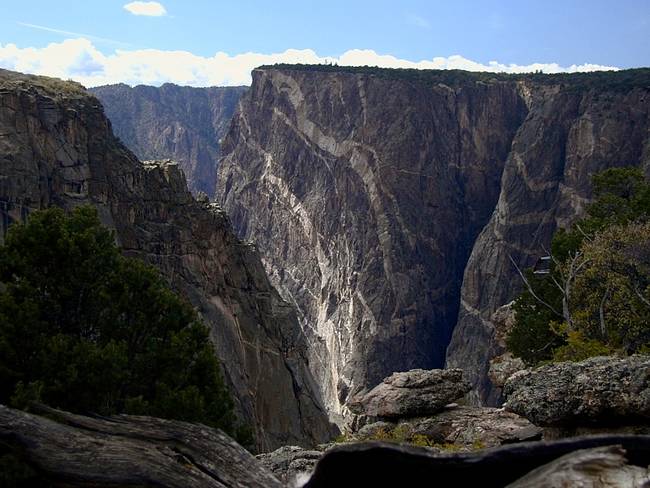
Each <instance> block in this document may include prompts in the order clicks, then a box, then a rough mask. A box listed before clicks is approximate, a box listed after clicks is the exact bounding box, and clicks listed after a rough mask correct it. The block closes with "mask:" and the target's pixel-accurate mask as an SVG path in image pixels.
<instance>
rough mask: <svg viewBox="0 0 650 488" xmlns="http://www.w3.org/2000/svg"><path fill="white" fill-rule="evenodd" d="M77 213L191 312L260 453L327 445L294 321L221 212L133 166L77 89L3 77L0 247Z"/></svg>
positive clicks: (176, 175) (161, 172)
mask: <svg viewBox="0 0 650 488" xmlns="http://www.w3.org/2000/svg"><path fill="white" fill-rule="evenodd" d="M81 204H92V205H94V206H95V207H96V208H97V209H98V212H99V215H100V218H101V219H102V221H103V222H104V223H105V224H106V225H108V226H110V227H112V228H114V229H115V231H116V238H117V240H118V243H119V244H120V246H121V247H122V248H123V250H124V252H125V253H126V254H128V255H130V256H136V257H140V258H142V259H144V260H146V261H148V262H149V263H151V264H153V265H155V266H157V267H158V268H159V269H160V270H161V272H162V273H163V275H164V276H165V277H166V278H167V279H168V280H169V282H170V283H171V285H172V286H173V287H174V288H175V289H176V290H177V291H178V292H180V293H181V294H182V295H184V296H185V297H186V298H187V299H188V300H189V301H190V302H191V303H192V304H193V305H194V306H195V307H196V308H197V310H198V311H199V313H200V314H201V316H202V317H203V319H204V320H205V322H206V323H207V324H208V325H209V326H210V329H211V338H212V339H213V342H214V344H215V347H216V351H217V356H218V357H219V359H220V360H221V362H222V369H223V372H224V376H225V378H226V381H227V383H228V384H229V385H230V387H231V390H232V392H233V396H234V399H235V403H236V409H237V410H238V412H239V414H240V416H241V417H242V418H243V420H244V421H246V422H248V423H249V424H250V425H251V427H253V429H254V432H255V435H256V438H257V443H258V445H257V448H258V449H260V450H266V449H271V448H276V447H279V446H281V445H285V444H302V445H309V444H313V443H318V442H322V441H324V440H327V438H328V437H329V435H330V434H331V428H330V425H329V423H328V421H327V418H326V414H325V411H324V410H323V409H322V407H321V402H320V400H319V393H318V389H317V387H316V386H315V384H314V380H313V378H312V376H311V373H310V372H309V369H308V368H307V345H306V342H305V339H304V336H303V334H302V332H301V329H300V326H299V324H298V321H297V319H296V316H295V313H294V310H293V308H292V307H291V306H290V305H288V304H287V303H286V302H285V301H283V300H282V299H281V298H280V296H279V295H278V293H277V292H276V291H275V289H274V288H273V287H272V286H271V284H270V283H269V281H268V279H267V276H266V274H265V272H264V268H263V266H262V264H261V261H260V259H259V257H258V254H257V253H256V252H255V250H254V249H253V248H252V247H251V246H249V245H247V244H244V243H242V242H241V241H240V240H239V239H238V238H237V237H236V236H235V234H234V233H233V231H232V229H231V226H230V223H229V221H228V218H227V217H226V215H225V214H224V213H223V212H222V211H221V210H220V209H219V207H218V206H216V205H215V204H209V203H199V202H197V201H195V200H194V198H193V197H192V195H191V193H190V192H189V191H188V190H187V186H186V182H185V178H184V176H183V173H182V172H181V171H180V170H179V168H178V166H177V165H176V164H174V163H171V162H169V161H161V162H154V163H147V164H142V163H140V161H138V160H137V159H136V157H135V156H134V155H133V154H132V153H131V152H130V151H128V150H127V149H126V148H125V147H124V146H123V145H122V144H121V143H120V142H119V141H118V140H117V139H116V138H115V137H114V136H113V134H112V132H111V126H110V123H109V122H108V120H107V119H106V117H105V116H104V113H103V110H102V107H101V105H100V103H99V101H98V100H97V99H96V98H95V97H93V96H91V95H90V94H89V93H88V92H86V91H85V90H83V88H82V87H81V86H80V85H76V84H73V83H66V82H62V81H60V80H56V79H51V78H42V77H32V76H25V75H20V74H18V73H13V72H9V71H4V70H0V217H1V219H0V242H1V239H2V237H3V236H4V234H5V232H6V230H7V227H8V225H10V224H11V223H12V222H15V221H22V220H24V219H25V218H26V217H27V215H28V214H29V213H30V212H31V211H33V210H36V209H39V208H44V207H48V206H52V205H56V206H60V207H63V208H68V209H69V208H73V207H75V206H77V205H81Z"/></svg>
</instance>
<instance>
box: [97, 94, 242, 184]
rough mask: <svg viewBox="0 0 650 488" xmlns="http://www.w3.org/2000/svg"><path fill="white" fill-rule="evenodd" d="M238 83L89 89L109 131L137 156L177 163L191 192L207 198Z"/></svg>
mask: <svg viewBox="0 0 650 488" xmlns="http://www.w3.org/2000/svg"><path fill="white" fill-rule="evenodd" d="M246 90H247V88H246V87H243V86H236V87H223V88H218V87H209V88H192V87H188V86H178V85H174V84H171V83H166V84H164V85H162V86H161V87H159V88H158V87H153V86H144V85H139V86H136V87H134V88H131V87H130V86H128V85H124V84H118V85H107V86H100V87H97V88H91V89H90V91H91V92H92V93H93V94H94V95H95V96H96V97H97V98H99V100H100V101H101V102H102V105H103V106H104V110H105V111H106V115H107V116H108V118H109V119H110V121H111V123H112V125H113V131H114V132H115V135H116V136H118V137H119V138H120V139H121V140H122V142H123V143H124V144H125V145H126V146H127V147H128V148H129V149H131V150H132V151H133V152H134V153H135V154H136V156H138V158H140V159H141V160H146V159H164V158H170V159H173V160H174V161H178V163H179V164H180V167H181V169H182V170H183V172H184V173H185V177H186V178H187V182H188V186H189V188H190V190H191V191H192V192H193V193H196V192H198V191H203V192H205V193H206V194H207V195H208V196H210V197H212V195H213V193H214V182H215V173H216V164H217V160H218V159H219V155H220V146H219V141H220V140H221V138H222V137H223V136H224V135H225V133H226V132H227V130H228V126H229V124H230V119H231V118H232V114H233V112H234V110H235V107H236V106H237V102H238V101H239V98H240V97H241V96H242V95H243V94H244V93H245V92H246Z"/></svg>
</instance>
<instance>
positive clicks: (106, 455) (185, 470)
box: [0, 405, 282, 488]
mask: <svg viewBox="0 0 650 488" xmlns="http://www.w3.org/2000/svg"><path fill="white" fill-rule="evenodd" d="M37 410H38V411H39V413H42V414H44V415H46V416H47V417H43V416H38V415H33V414H30V413H25V412H21V411H19V410H13V409H10V408H7V407H5V406H3V405H0V443H1V444H2V451H6V450H7V449H8V448H9V449H10V452H12V453H15V454H16V455H17V456H18V459H20V461H21V462H24V463H27V464H28V465H29V466H30V467H31V468H32V469H34V471H35V472H36V473H35V476H38V483H36V480H34V479H32V480H31V481H32V485H30V486H34V485H37V486H66V487H88V486H93V487H97V488H101V487H107V488H108V487H115V486H165V487H169V488H175V487H177V488H181V487H182V488H199V487H200V488H208V487H214V488H280V487H281V486H282V484H281V483H280V482H279V481H278V480H277V479H276V478H274V477H273V475H272V474H271V473H270V472H269V471H267V470H266V469H265V468H264V466H262V464H261V463H259V462H258V461H257V460H256V459H255V458H254V457H253V456H252V455H251V454H250V453H249V452H248V451H246V450H245V449H244V448H243V447H241V446H240V445H238V444H237V443H236V442H235V441H234V440H232V439H231V438H230V437H228V436H227V435H225V434H224V433H223V432H221V431H219V430H216V429H212V428H210V427H206V426H204V425H200V424H190V423H187V422H180V421H174V420H162V419H157V418H153V417H139V416H130V415H119V416H115V417H102V418H91V417H84V416H81V415H73V414H70V413H67V412H62V411H60V410H54V409H51V408H47V407H42V406H41V407H38V408H37ZM2 451H0V452H2ZM3 479H4V477H3ZM21 486H22V485H21ZM24 486H27V485H24Z"/></svg>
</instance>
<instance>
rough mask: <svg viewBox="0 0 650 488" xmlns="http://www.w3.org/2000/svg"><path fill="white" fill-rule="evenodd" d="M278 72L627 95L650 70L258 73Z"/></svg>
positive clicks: (326, 67) (307, 67) (327, 68)
mask: <svg viewBox="0 0 650 488" xmlns="http://www.w3.org/2000/svg"><path fill="white" fill-rule="evenodd" d="M265 68H275V69H286V70H291V71H318V72H325V73H328V72H330V73H352V74H365V75H372V76H375V77H378V78H383V79H388V80H409V81H413V82H417V83H425V84H431V83H442V84H445V85H448V86H461V85H463V84H466V83H476V82H484V83H487V82H493V81H531V82H535V83H538V84H541V85H565V86H566V87H567V90H568V91H569V92H571V91H574V92H583V91H588V90H592V89H603V88H607V91H609V92H618V91H620V92H626V91H628V90H630V89H631V88H634V87H637V86H644V85H645V83H646V82H647V77H648V75H649V74H650V68H635V69H626V70H620V71H617V76H616V79H612V76H611V72H607V71H594V72H577V73H551V74H548V73H543V72H542V71H536V72H534V73H493V72H488V71H476V72H474V71H464V70H458V69H449V70H436V69H413V68H379V67H376V66H339V65H337V64H317V65H315V64H283V63H278V64H274V65H266V66H260V67H259V68H258V69H265Z"/></svg>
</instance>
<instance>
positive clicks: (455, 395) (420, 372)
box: [351, 369, 470, 418]
mask: <svg viewBox="0 0 650 488" xmlns="http://www.w3.org/2000/svg"><path fill="white" fill-rule="evenodd" d="M469 390H470V385H469V383H468V382H467V381H465V380H463V373H462V371H461V370H459V369H431V370H424V369H412V370H411V371H404V372H400V373H393V374H392V375H391V376H389V377H388V378H385V379H384V381H383V382H382V383H380V384H379V385H377V386H376V387H375V388H373V389H372V390H370V391H369V392H368V393H366V394H365V395H363V396H361V397H358V398H357V399H356V400H355V401H354V402H353V404H352V405H351V409H352V410H353V411H355V413H359V414H365V415H368V416H370V417H378V418H408V417H421V416H425V415H431V414H434V413H436V412H439V411H440V410H442V409H443V408H444V406H445V405H448V404H449V403H451V402H453V401H455V400H458V399H459V398H461V397H462V396H463V395H465V394H466V393H467V392H468V391H469Z"/></svg>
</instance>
